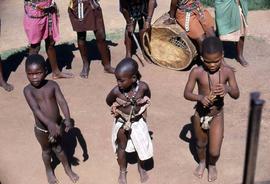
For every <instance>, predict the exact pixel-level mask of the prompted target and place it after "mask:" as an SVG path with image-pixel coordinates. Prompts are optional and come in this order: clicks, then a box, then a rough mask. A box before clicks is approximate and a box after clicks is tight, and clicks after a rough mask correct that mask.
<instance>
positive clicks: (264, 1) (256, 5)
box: [201, 0, 270, 10]
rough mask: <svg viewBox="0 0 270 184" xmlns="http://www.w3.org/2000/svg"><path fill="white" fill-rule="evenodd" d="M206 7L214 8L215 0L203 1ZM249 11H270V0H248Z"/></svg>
mask: <svg viewBox="0 0 270 184" xmlns="http://www.w3.org/2000/svg"><path fill="white" fill-rule="evenodd" d="M201 2H202V3H203V4H204V5H206V6H211V7H213V6H214V2H215V0H201ZM248 9H249V10H264V9H270V0H248Z"/></svg>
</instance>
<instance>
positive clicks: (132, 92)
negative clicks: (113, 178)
mask: <svg viewBox="0 0 270 184" xmlns="http://www.w3.org/2000/svg"><path fill="white" fill-rule="evenodd" d="M115 77H116V79H117V86H115V87H114V88H113V89H112V90H111V92H110V93H109V94H108V96H107V99H106V102H107V104H108V105H109V106H110V107H111V112H112V115H113V116H114V117H115V120H114V124H113V131H112V143H113V148H114V151H115V152H116V154H117V161H118V164H119V167H120V174H119V178H118V182H119V184H126V183H127V180H126V174H127V161H126V152H134V151H136V152H137V154H138V157H139V158H138V171H139V174H140V179H141V182H145V181H146V180H147V179H148V175H147V173H146V170H144V169H143V163H144V162H143V161H144V160H147V159H150V158H151V157H153V145H152V142H151V138H150V135H149V132H148V128H147V124H146V120H145V115H146V109H147V107H148V106H149V105H150V97H151V92H150V89H149V87H148V85H147V84H146V83H145V82H143V81H140V78H141V75H140V73H139V71H138V64H137V63H136V61H134V60H133V59H131V58H125V59H123V60H122V61H121V62H120V63H119V64H118V65H117V67H116V70H115Z"/></svg>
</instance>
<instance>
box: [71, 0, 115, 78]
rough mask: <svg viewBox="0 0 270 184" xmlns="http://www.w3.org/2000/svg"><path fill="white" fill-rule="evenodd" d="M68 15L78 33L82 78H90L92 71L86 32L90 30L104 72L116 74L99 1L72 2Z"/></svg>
mask: <svg viewBox="0 0 270 184" xmlns="http://www.w3.org/2000/svg"><path fill="white" fill-rule="evenodd" d="M68 14H69V18H70V22H71V25H72V27H73V30H74V31H76V32H77V42H78V47H79V50H80V54H81V57H82V60H83V68H82V71H81V74H80V76H81V77H82V78H88V74H89V70H90V66H89V65H90V62H89V61H88V54H87V47H86V31H89V30H93V31H94V34H95V37H96V40H97V46H98V50H99V52H100V54H101V61H102V65H103V67H104V71H105V72H108V73H114V68H112V67H111V61H110V59H111V57H110V51H109V48H108V46H107V44H106V42H105V40H106V34H105V26H104V22H103V16H102V10H101V7H100V5H99V3H98V2H97V0H88V1H85V0H70V4H69V8H68Z"/></svg>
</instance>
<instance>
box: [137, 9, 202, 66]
mask: <svg viewBox="0 0 270 184" xmlns="http://www.w3.org/2000/svg"><path fill="white" fill-rule="evenodd" d="M168 18H169V14H168V13H166V14H164V15H162V16H161V17H160V18H158V19H157V20H156V21H155V22H154V24H153V25H152V29H151V40H150V39H149V37H150V36H149V35H148V33H146V34H145V35H144V36H143V44H142V45H143V48H144V51H145V53H146V55H147V56H148V57H149V58H150V59H151V60H152V62H154V63H155V64H157V65H159V66H162V67H165V68H168V69H172V70H183V69H185V68H187V67H188V66H189V65H190V63H191V62H192V60H193V59H194V57H195V56H197V51H196V48H195V46H194V45H193V43H192V42H191V41H190V39H189V38H188V36H187V35H186V33H185V31H184V30H183V29H182V28H181V27H180V25H178V24H177V23H176V24H171V25H165V24H164V21H165V20H167V19H168Z"/></svg>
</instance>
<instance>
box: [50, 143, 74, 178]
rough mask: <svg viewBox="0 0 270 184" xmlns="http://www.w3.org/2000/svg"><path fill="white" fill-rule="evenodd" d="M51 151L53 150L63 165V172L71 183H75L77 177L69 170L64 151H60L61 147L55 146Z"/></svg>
mask: <svg viewBox="0 0 270 184" xmlns="http://www.w3.org/2000/svg"><path fill="white" fill-rule="evenodd" d="M52 149H53V151H54V153H55V155H56V156H57V158H58V159H59V160H60V162H61V163H62V164H63V167H64V169H65V172H66V174H67V175H68V176H69V178H70V180H71V181H72V182H73V183H76V182H77V181H78V180H79V176H78V175H77V174H76V173H74V172H73V171H72V170H71V167H70V165H69V163H68V160H67V157H66V155H65V153H64V151H63V150H62V148H61V146H60V145H55V146H54V147H53V148H52Z"/></svg>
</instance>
